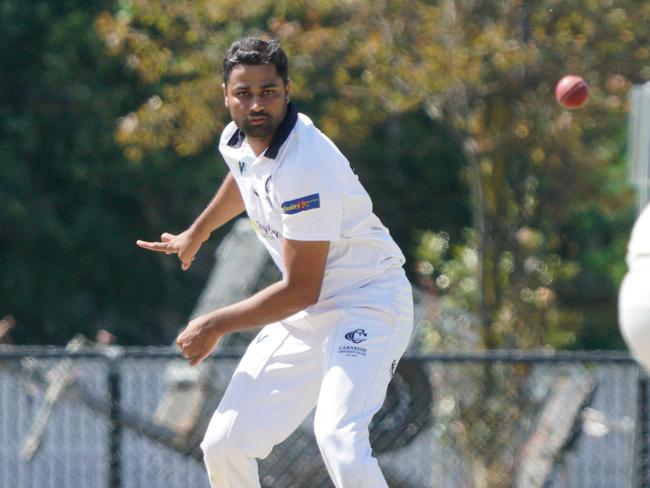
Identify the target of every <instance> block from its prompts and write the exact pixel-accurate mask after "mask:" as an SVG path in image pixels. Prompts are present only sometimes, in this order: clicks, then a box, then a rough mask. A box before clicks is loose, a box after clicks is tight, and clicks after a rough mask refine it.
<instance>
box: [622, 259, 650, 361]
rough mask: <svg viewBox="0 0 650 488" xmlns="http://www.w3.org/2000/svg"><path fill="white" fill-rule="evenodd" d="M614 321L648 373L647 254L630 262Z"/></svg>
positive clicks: (649, 303)
mask: <svg viewBox="0 0 650 488" xmlns="http://www.w3.org/2000/svg"><path fill="white" fill-rule="evenodd" d="M618 323H619V327H620V329H621V335H622V336H623V339H625V342H626V344H627V346H628V348H629V349H630V352H631V353H632V355H633V356H634V357H635V358H636V360H637V361H639V363H641V365H642V366H643V367H644V368H645V370H646V372H648V373H650V258H644V259H642V260H640V261H639V262H636V263H632V264H631V269H630V270H629V271H628V273H627V274H626V275H625V278H624V279H623V283H622V284H621V289H620V291H619V296H618Z"/></svg>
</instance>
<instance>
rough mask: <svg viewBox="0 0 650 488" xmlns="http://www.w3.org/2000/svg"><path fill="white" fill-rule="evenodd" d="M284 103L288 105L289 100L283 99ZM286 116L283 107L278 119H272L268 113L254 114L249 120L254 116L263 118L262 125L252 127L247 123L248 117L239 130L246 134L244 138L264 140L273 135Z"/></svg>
mask: <svg viewBox="0 0 650 488" xmlns="http://www.w3.org/2000/svg"><path fill="white" fill-rule="evenodd" d="M285 102H286V103H287V104H288V103H289V99H288V97H287V98H286V99H285ZM286 115H287V109H286V105H285V110H284V111H283V113H282V115H281V116H280V118H279V119H274V118H273V117H271V116H270V115H269V114H268V113H266V112H259V113H256V114H252V115H250V118H254V117H255V116H258V117H259V116H265V117H266V120H265V121H264V123H263V124H262V125H253V124H251V123H250V122H249V121H248V117H247V118H246V119H244V122H243V124H242V127H240V129H241V130H242V132H243V133H244V134H246V137H252V138H255V139H264V138H266V137H268V136H270V135H271V134H273V133H275V131H276V130H277V128H278V127H280V124H282V121H283V120H284V118H285V117H286Z"/></svg>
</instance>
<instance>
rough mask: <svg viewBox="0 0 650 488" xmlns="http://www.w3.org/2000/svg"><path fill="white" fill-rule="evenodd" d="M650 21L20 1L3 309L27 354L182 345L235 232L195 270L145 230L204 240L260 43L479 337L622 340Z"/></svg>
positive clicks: (587, 8) (553, 0)
mask: <svg viewBox="0 0 650 488" xmlns="http://www.w3.org/2000/svg"><path fill="white" fill-rule="evenodd" d="M648 21H650V4H649V3H647V2H636V1H631V0H619V1H616V2H613V1H611V0H610V1H607V0H605V1H603V0H598V1H596V0H593V1H592V0H580V1H577V0H576V1H559V0H540V1H537V2H524V1H521V0H499V1H482V2H477V1H470V0H440V1H437V2H429V1H423V0H421V1H415V0H412V1H409V0H395V1H392V2H385V1H373V0H366V1H359V0H348V1H345V2H340V1H326V0H318V1H293V0H274V1H266V0H255V1H248V0H237V1H235V0H194V1H187V0H176V1H171V0H116V1H109V0H100V1H92V2H91V1H84V0H59V1H56V2H55V1H50V2H44V1H40V2H39V1H31V2H23V1H19V0H4V1H3V2H2V6H1V7H0V50H1V53H2V54H1V56H0V70H1V73H2V76H0V96H1V97H2V101H1V103H0V162H1V166H0V168H1V169H0V231H1V234H2V235H1V237H2V241H1V242H2V252H1V253H0V265H1V272H0V315H3V314H12V315H13V316H14V317H15V318H16V320H17V323H18V326H17V327H16V328H15V329H14V331H13V338H14V341H15V342H18V343H52V344H61V343H65V342H67V341H68V340H69V339H70V338H71V337H72V335H73V334H74V333H76V332H83V333H85V334H86V335H89V336H94V334H95V332H96V331H97V330H99V329H106V330H109V331H110V332H112V333H113V334H115V335H116V336H118V340H119V342H120V343H122V344H168V343H169V342H171V340H172V339H173V337H174V335H175V333H176V331H177V329H178V327H179V326H181V325H183V323H184V321H185V320H186V318H187V316H188V315H189V313H190V311H191V309H192V307H193V306H194V304H195V302H196V299H197V297H198V294H199V292H200V290H201V288H202V286H203V284H204V282H205V280H206V278H207V274H208V272H209V270H210V267H211V265H212V262H213V261H212V260H213V257H212V252H211V251H212V250H214V247H215V246H216V245H217V244H218V242H219V240H220V238H221V237H223V235H224V234H225V232H226V231H227V228H226V229H223V230H220V231H218V232H216V233H215V235H214V236H213V238H212V240H211V241H210V243H209V244H208V245H206V247H205V249H204V250H203V251H202V252H201V254H200V255H199V258H198V259H197V261H196V262H195V264H194V265H193V267H192V268H191V270H190V271H188V272H182V271H180V268H179V266H178V263H177V261H176V260H175V259H173V258H171V257H169V256H164V255H162V256H159V255H151V254H148V253H146V252H144V251H142V250H140V249H138V248H137V247H136V246H135V240H136V239H139V238H142V239H150V240H153V239H157V238H158V236H159V235H160V234H161V233H162V232H164V231H169V232H175V231H180V230H183V229H184V228H185V226H187V225H188V224H189V223H190V222H191V221H192V219H193V218H194V217H195V216H196V215H197V214H198V212H200V210H201V209H202V208H203V207H204V205H205V204H206V203H207V202H208V201H209V199H210V197H211V196H212V194H213V193H214V191H215V190H216V188H217V187H218V185H219V182H220V181H221V179H222V177H223V176H224V173H225V165H224V164H223V162H222V161H221V158H220V156H219V155H218V154H217V152H216V150H215V142H216V138H217V137H218V134H219V132H220V130H221V129H222V128H223V126H224V124H225V123H226V122H227V121H228V117H227V113H226V111H225V109H224V107H223V98H222V92H221V79H220V65H221V61H222V58H223V53H224V52H225V49H226V48H227V46H228V45H229V44H230V43H231V42H232V41H233V40H234V39H236V38H237V37H240V36H243V35H259V36H263V37H269V38H277V39H278V40H280V41H281V43H282V44H283V46H284V47H285V50H286V51H287V53H288V55H289V59H290V76H291V78H292V81H293V84H294V95H293V98H294V100H295V101H296V103H297V105H298V107H299V110H300V111H302V112H304V113H306V114H308V115H309V116H310V117H311V118H312V119H314V121H315V122H316V123H317V125H318V126H319V127H321V129H323V130H324V131H325V132H326V133H327V134H328V135H329V136H330V137H331V138H332V139H334V141H335V142H336V143H337V144H338V145H339V146H340V148H341V149H342V150H343V152H344V153H345V154H346V155H347V156H348V157H349V159H350V161H351V164H352V166H353V167H354V169H355V170H356V172H357V173H358V174H359V176H360V178H361V180H362V182H363V183H364V185H365V186H366V188H367V189H368V191H369V193H370V194H371V196H372V198H373V200H374V203H375V208H376V213H377V214H378V215H379V216H380V218H381V219H382V220H383V221H384V223H385V224H386V225H387V226H388V227H389V228H390V229H391V231H392V233H393V235H394V237H395V238H396V240H397V241H398V243H399V244H400V245H401V247H402V248H403V249H404V251H405V253H406V254H407V256H408V263H407V267H408V272H409V275H410V276H411V278H412V280H413V281H414V282H416V283H419V284H420V285H421V286H422V287H424V288H426V289H427V290H429V291H430V292H432V293H435V294H436V295H437V296H440V297H445V299H447V300H449V301H450V302H451V303H453V304H455V306H457V307H460V308H462V309H464V310H468V311H470V312H471V313H472V314H473V316H475V317H476V327H477V330H478V333H479V336H480V344H479V347H481V348H497V347H508V348H515V347H522V348H530V347H539V346H551V347H557V348H571V349H594V348H602V349H612V348H621V347H623V343H622V341H621V338H620V335H619V333H618V328H617V322H616V295H617V289H618V285H619V283H620V280H621V278H622V276H623V274H624V272H625V269H626V268H625V261H624V257H625V246H626V242H627V237H628V235H629V230H630V228H631V225H632V222H633V219H634V216H635V213H636V211H637V209H636V208H635V196H634V189H633V188H632V187H631V186H630V184H629V182H628V178H627V160H626V143H627V132H626V130H627V117H628V110H629V107H628V98H627V94H628V92H629V90H630V88H631V86H633V85H634V84H640V83H643V82H645V81H647V80H648V79H649V78H650V50H649V49H648V46H649V45H650V42H649V41H650V39H648V38H649V36H650V31H648V29H647V25H648ZM568 73H578V74H581V75H582V76H584V77H585V78H586V80H587V81H588V82H589V84H590V87H591V97H590V100H589V102H588V103H587V105H586V106H585V107H583V108H582V109H580V110H577V111H567V110H564V109H562V108H561V107H560V106H559V105H557V103H556V102H555V101H554V99H553V89H554V85H555V83H556V81H557V80H558V79H559V78H560V77H561V76H562V75H564V74H568ZM448 346H449V345H448V344H447V345H446V344H445V343H444V341H442V342H440V343H438V344H436V348H441V349H444V348H445V347H448Z"/></svg>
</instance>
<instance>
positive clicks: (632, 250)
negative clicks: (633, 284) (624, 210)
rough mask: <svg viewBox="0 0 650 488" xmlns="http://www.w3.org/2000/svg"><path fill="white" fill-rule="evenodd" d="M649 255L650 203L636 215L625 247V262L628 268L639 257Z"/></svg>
mask: <svg viewBox="0 0 650 488" xmlns="http://www.w3.org/2000/svg"><path fill="white" fill-rule="evenodd" d="M648 257H650V205H647V206H646V207H645V208H644V209H643V211H642V212H641V214H640V215H639V216H638V217H637V219H636V222H635V223H634V227H632V233H631V235H630V241H629V243H628V247H627V264H628V266H629V267H630V268H632V267H633V266H634V263H635V262H636V261H638V260H639V258H648Z"/></svg>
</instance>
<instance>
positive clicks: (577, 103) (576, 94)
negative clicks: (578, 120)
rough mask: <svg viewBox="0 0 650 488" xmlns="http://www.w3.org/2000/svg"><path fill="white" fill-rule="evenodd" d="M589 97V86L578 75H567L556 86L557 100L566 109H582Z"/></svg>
mask: <svg viewBox="0 0 650 488" xmlns="http://www.w3.org/2000/svg"><path fill="white" fill-rule="evenodd" d="M588 96H589V85H588V84H587V82H586V81H585V80H584V79H583V78H582V76H578V75H566V76H565V77H563V78H562V79H561V80H560V81H558V83H557V85H556V86H555V99H556V100H557V101H558V103H559V104H560V105H562V106H563V107H565V108H580V107H582V106H583V105H584V103H585V102H586V101H587V97H588Z"/></svg>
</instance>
